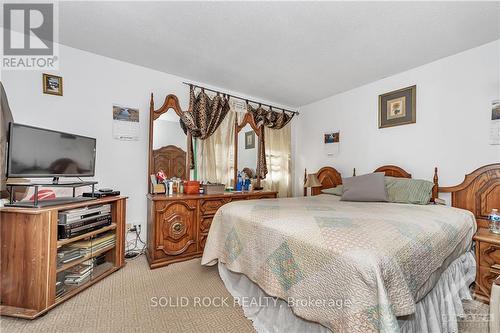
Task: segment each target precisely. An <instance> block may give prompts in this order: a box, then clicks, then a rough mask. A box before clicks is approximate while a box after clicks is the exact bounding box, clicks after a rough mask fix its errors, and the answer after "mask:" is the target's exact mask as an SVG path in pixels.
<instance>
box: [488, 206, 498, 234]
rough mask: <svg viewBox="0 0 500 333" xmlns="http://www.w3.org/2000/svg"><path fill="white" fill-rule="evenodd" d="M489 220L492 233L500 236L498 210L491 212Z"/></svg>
mask: <svg viewBox="0 0 500 333" xmlns="http://www.w3.org/2000/svg"><path fill="white" fill-rule="evenodd" d="M489 220H490V231H491V232H492V233H494V234H500V215H498V209H496V208H494V209H492V210H491V213H490V215H489Z"/></svg>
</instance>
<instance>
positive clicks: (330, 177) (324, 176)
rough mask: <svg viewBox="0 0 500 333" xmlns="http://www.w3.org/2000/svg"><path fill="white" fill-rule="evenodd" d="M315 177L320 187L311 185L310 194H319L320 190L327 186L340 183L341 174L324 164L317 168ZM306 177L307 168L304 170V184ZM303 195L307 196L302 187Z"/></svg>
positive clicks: (330, 186)
mask: <svg viewBox="0 0 500 333" xmlns="http://www.w3.org/2000/svg"><path fill="white" fill-rule="evenodd" d="M316 177H318V179H319V181H320V183H321V187H312V188H311V195H318V194H321V190H325V189H327V188H332V187H335V186H337V185H340V184H342V176H341V174H340V172H338V171H337V169H335V168H332V167H329V166H326V167H323V168H321V169H319V170H318V172H316ZM306 178H307V170H304V184H305V181H306ZM304 196H307V189H306V188H304Z"/></svg>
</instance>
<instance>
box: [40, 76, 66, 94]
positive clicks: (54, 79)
mask: <svg viewBox="0 0 500 333" xmlns="http://www.w3.org/2000/svg"><path fill="white" fill-rule="evenodd" d="M42 80H43V93H44V94H49V95H57V96H62V95H63V81H62V77H60V76H57V75H52V74H43V75H42Z"/></svg>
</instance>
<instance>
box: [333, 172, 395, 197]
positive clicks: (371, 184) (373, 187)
mask: <svg viewBox="0 0 500 333" xmlns="http://www.w3.org/2000/svg"><path fill="white" fill-rule="evenodd" d="M342 183H343V185H344V186H343V188H344V191H343V193H342V198H341V199H340V200H342V201H366V202H369V201H379V202H380V201H387V191H386V189H385V181H384V173H383V172H376V173H370V174H367V175H362V176H356V177H350V178H344V179H343V180H342Z"/></svg>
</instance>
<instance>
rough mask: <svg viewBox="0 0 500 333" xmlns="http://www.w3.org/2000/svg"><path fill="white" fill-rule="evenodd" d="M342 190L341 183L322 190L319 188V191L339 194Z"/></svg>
mask: <svg viewBox="0 0 500 333" xmlns="http://www.w3.org/2000/svg"><path fill="white" fill-rule="evenodd" d="M343 191H344V188H343V186H342V184H340V185H337V186H335V187H332V188H325V189H324V190H321V193H325V194H333V195H338V196H341V195H342V192H343Z"/></svg>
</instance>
